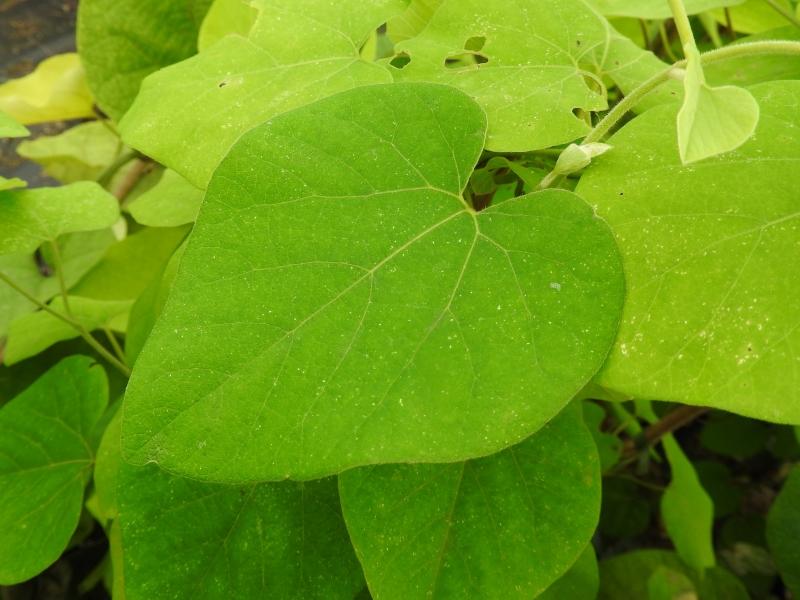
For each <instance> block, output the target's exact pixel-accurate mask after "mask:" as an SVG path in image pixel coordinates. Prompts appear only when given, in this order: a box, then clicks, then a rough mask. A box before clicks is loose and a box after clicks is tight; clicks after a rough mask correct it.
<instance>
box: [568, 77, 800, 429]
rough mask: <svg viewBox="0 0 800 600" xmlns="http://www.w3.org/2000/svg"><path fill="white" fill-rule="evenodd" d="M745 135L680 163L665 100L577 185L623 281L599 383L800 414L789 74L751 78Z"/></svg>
mask: <svg viewBox="0 0 800 600" xmlns="http://www.w3.org/2000/svg"><path fill="white" fill-rule="evenodd" d="M751 91H752V92H753V94H754V95H755V96H756V98H757V99H758V102H759V104H760V106H761V119H760V121H759V125H758V130H757V132H756V135H755V136H753V138H751V139H750V141H748V142H747V143H746V144H745V145H744V146H742V147H741V148H740V149H739V150H736V151H734V152H731V153H729V154H726V155H724V156H718V157H716V158H713V159H708V160H706V161H704V162H702V163H698V164H694V165H690V166H683V165H681V162H680V159H679V158H678V156H677V153H676V152H675V150H674V148H675V143H676V141H675V132H674V130H672V131H670V129H671V128H668V127H664V123H665V122H667V120H668V119H670V120H671V119H672V118H673V116H674V115H675V111H674V108H673V109H670V108H667V107H663V108H659V109H653V110H650V111H648V112H646V113H645V114H643V115H642V116H640V117H638V118H636V119H634V120H633V121H632V122H631V123H630V124H629V125H627V126H626V127H625V128H623V129H622V130H621V131H620V132H619V133H618V134H617V135H615V136H614V137H613V138H612V139H611V141H610V143H611V144H613V146H614V151H613V152H609V153H608V154H605V155H603V156H601V157H599V158H598V159H597V160H596V161H594V162H593V163H592V166H591V167H589V168H588V169H587V171H586V173H585V174H584V176H583V178H582V179H581V182H580V184H579V185H578V188H577V191H578V193H579V194H581V195H582V196H584V197H585V198H586V199H587V200H588V201H589V202H591V203H592V204H594V205H595V206H596V207H597V211H598V213H599V214H600V215H601V216H603V217H604V218H605V219H606V220H607V221H608V223H609V224H610V225H611V227H612V229H613V230H614V234H615V236H616V238H617V242H618V244H619V246H620V250H621V251H622V254H623V262H624V264H625V276H626V280H627V284H628V294H627V299H626V304H625V311H624V315H623V322H622V325H621V327H620V332H619V335H618V337H617V342H616V344H615V347H614V349H613V350H612V353H611V355H610V356H609V359H608V361H607V363H606V365H605V367H604V370H603V372H601V374H600V375H599V378H598V380H599V382H600V384H602V385H604V386H605V387H607V388H610V389H612V390H616V391H617V392H620V393H622V394H625V395H627V396H628V397H631V396H633V397H638V398H658V399H660V400H669V401H673V402H683V403H689V404H700V405H704V406H715V407H719V408H722V409H724V410H728V411H732V412H738V413H741V414H744V415H748V416H752V417H756V418H760V419H765V420H770V421H779V422H789V423H800V391H799V390H800V367H799V365H798V358H797V350H796V348H797V347H798V344H800V280H798V278H797V274H796V265H797V264H800V246H799V245H798V243H797V240H798V232H799V231H800V219H798V216H799V215H800V197H798V194H797V190H798V189H800V168H798V165H800V113H798V111H797V110H795V108H796V107H797V106H798V104H800V82H797V81H783V82H775V83H769V84H761V85H758V86H755V87H753V88H751Z"/></svg>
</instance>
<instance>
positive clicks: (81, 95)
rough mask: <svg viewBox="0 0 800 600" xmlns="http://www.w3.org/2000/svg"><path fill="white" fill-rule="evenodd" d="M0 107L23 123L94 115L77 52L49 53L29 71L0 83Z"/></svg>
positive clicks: (90, 96) (90, 95)
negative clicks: (22, 75)
mask: <svg viewBox="0 0 800 600" xmlns="http://www.w3.org/2000/svg"><path fill="white" fill-rule="evenodd" d="M0 110H3V111H5V112H6V113H8V114H9V115H10V116H11V117H13V118H14V119H15V120H17V121H19V122H20V123H22V124H24V125H30V124H33V123H44V122H46V121H63V120H66V119H80V118H83V117H92V116H94V110H93V100H92V94H91V92H90V91H89V88H88V86H87V85H86V75H85V73H84V72H83V67H82V66H81V63H80V60H79V59H78V55H77V54H75V53H72V52H70V53H67V54H56V55H54V56H50V57H48V58H46V59H45V60H43V61H42V62H41V63H39V64H38V65H36V68H35V69H34V70H33V72H32V73H29V74H28V75H25V76H24V77H20V78H19V79H11V80H9V81H6V82H5V83H3V84H0Z"/></svg>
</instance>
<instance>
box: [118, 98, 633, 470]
mask: <svg viewBox="0 0 800 600" xmlns="http://www.w3.org/2000/svg"><path fill="white" fill-rule="evenodd" d="M453 115H458V118H457V119H455V118H453ZM485 132H486V120H485V116H484V114H483V112H482V111H481V109H480V107H479V106H478V105H477V104H475V102H474V101H472V100H471V99H470V98H469V97H467V96H466V95H464V94H463V93H462V92H459V91H458V90H456V89H453V88H450V87H445V86H439V85H433V84H404V85H401V84H394V85H384V86H371V87H363V88H358V89H356V90H352V91H350V92H346V93H343V94H340V95H337V96H333V97H331V98H329V99H326V100H324V101H320V102H319V103H316V104H314V105H311V106H308V107H305V108H303V109H299V110H296V111H293V112H291V113H287V114H285V115H283V116H281V117H278V118H276V119H274V120H273V121H271V122H268V123H265V124H264V125H262V126H261V127H259V128H256V129H254V130H253V131H251V132H250V133H248V134H247V135H246V136H244V137H243V138H242V139H241V140H240V141H239V142H238V143H237V145H236V147H235V148H234V150H232V151H231V153H230V154H229V156H228V157H227V159H226V160H225V162H224V164H223V165H221V166H220V168H219V169H218V170H217V172H216V175H215V177H214V180H213V181H212V185H211V186H210V188H209V190H208V192H207V195H206V200H205V202H204V204H203V208H202V209H201V212H200V215H199V217H198V221H197V224H196V227H195V230H194V232H193V233H192V236H191V237H190V239H189V243H188V246H187V248H186V251H185V254H184V256H183V259H182V261H181V265H180V268H179V272H178V275H177V279H176V281H175V284H174V286H173V290H172V294H171V296H170V298H169V301H168V302H167V305H166V307H165V309H164V313H163V314H162V316H161V319H160V320H159V322H158V323H157V324H156V326H155V328H154V329H153V333H152V335H151V337H150V339H149V340H148V343H147V345H146V346H145V348H144V350H143V351H142V353H141V355H140V356H139V358H138V362H137V364H136V367H135V369H134V373H133V377H132V379H131V382H130V385H129V387H128V393H127V398H126V403H125V413H124V417H123V438H124V439H123V449H124V451H125V453H126V455H127V456H128V458H129V459H130V460H132V461H134V462H136V463H143V462H147V461H155V462H157V463H159V464H160V465H162V467H164V468H166V469H167V470H172V471H177V472H180V473H185V474H191V475H192V476H193V477H199V478H203V479H209V480H226V481H246V480H267V479H281V478H284V477H294V478H313V477H320V476H324V475H326V474H331V473H336V472H339V471H342V470H344V469H347V468H350V467H354V466H358V465H365V464H373V463H381V462H405V461H421V460H426V461H434V462H440V461H456V460H464V459H467V458H473V457H475V456H481V455H485V454H488V453H491V452H494V451H497V450H500V449H502V448H505V447H507V446H509V445H511V444H514V443H517V442H519V441H520V440H522V439H524V438H525V437H527V436H528V435H530V434H531V433H533V432H534V431H536V430H537V429H538V428H539V427H541V426H542V425H544V424H545V423H546V422H547V421H548V420H549V419H550V418H552V416H553V415H555V414H556V413H558V412H559V411H560V410H561V409H562V408H563V407H564V406H565V405H566V403H567V402H568V401H569V400H570V399H571V398H572V396H573V395H574V394H575V393H576V392H577V391H578V390H579V389H580V388H581V387H582V386H583V385H584V384H585V383H586V381H587V380H588V379H589V378H590V377H591V376H592V375H593V373H594V372H595V371H596V370H597V369H598V367H599V366H600V364H601V363H602V362H603V360H604V358H605V355H606V352H607V349H608V347H609V345H610V343H611V342H612V340H613V337H614V334H615V331H616V327H617V319H618V311H619V307H620V305H621V302H622V296H623V278H622V274H621V270H620V263H619V260H618V256H617V252H616V248H615V246H614V243H613V240H612V239H611V235H610V232H609V231H608V229H607V228H606V226H605V225H604V224H603V222H602V221H600V220H599V219H597V218H596V217H595V215H594V214H593V213H592V211H591V210H590V209H589V207H588V206H587V205H586V204H585V203H584V202H583V201H582V200H581V199H580V198H578V197H577V196H576V195H574V194H572V193H571V192H566V191H548V192H544V193H538V194H533V195H529V196H525V197H522V198H512V199H509V200H507V201H505V202H502V203H501V204H497V205H494V206H492V207H491V208H489V209H487V210H485V211H482V212H480V213H475V211H474V210H472V209H471V208H470V207H468V206H467V205H466V203H465V201H464V199H463V198H462V196H461V195H460V194H461V192H462V191H463V188H464V186H465V185H466V183H467V181H468V180H469V176H470V172H471V170H472V168H473V167H474V165H475V163H476V161H477V159H478V156H479V155H480V153H481V150H482V147H483V140H484V137H485ZM564 240H569V241H570V243H569V244H564ZM233 299H235V302H232V300H233Z"/></svg>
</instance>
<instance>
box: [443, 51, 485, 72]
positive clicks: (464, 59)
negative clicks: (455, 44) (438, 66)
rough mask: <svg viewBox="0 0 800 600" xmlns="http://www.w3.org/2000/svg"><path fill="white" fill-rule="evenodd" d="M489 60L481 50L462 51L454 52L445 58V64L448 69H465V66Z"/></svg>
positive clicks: (481, 63)
mask: <svg viewBox="0 0 800 600" xmlns="http://www.w3.org/2000/svg"><path fill="white" fill-rule="evenodd" d="M487 62H489V57H488V56H486V55H485V54H481V53H480V52H462V53H461V54H454V55H452V56H448V57H447V58H445V59H444V66H445V68H447V69H463V68H464V67H474V66H475V65H483V64H486V63H487Z"/></svg>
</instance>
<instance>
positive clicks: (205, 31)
mask: <svg viewBox="0 0 800 600" xmlns="http://www.w3.org/2000/svg"><path fill="white" fill-rule="evenodd" d="M256 17H258V11H257V10H256V9H255V8H253V6H251V4H250V2H249V0H214V2H213V3H212V4H211V7H210V8H209V9H208V13H207V14H206V17H205V19H203V24H202V25H201V26H200V32H199V33H198V36H197V47H198V49H199V50H200V51H203V50H205V49H206V48H208V47H209V46H210V45H211V44H213V43H214V42H217V41H219V40H221V39H222V38H224V37H225V36H226V35H231V34H238V35H241V36H243V37H247V34H248V33H250V29H251V28H252V27H253V23H255V21H256Z"/></svg>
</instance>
